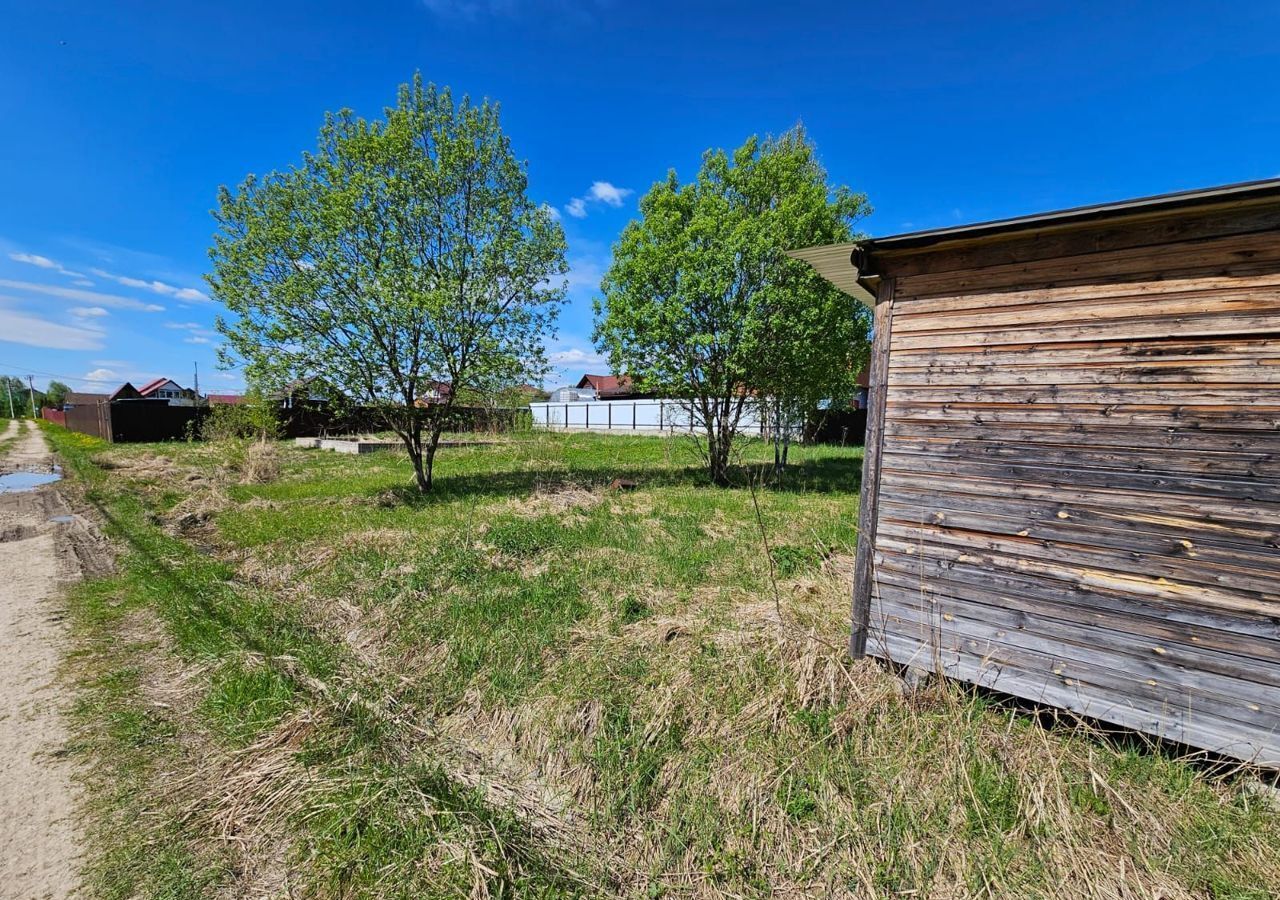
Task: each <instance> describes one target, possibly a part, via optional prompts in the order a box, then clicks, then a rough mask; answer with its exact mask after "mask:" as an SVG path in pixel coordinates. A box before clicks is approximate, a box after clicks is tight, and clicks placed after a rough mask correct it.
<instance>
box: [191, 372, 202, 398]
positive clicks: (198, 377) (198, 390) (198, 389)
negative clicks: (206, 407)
mask: <svg viewBox="0 0 1280 900" xmlns="http://www.w3.org/2000/svg"><path fill="white" fill-rule="evenodd" d="M191 366H192V370H193V372H194V375H195V380H196V387H195V391H196V406H199V405H200V363H198V362H193V363H192V364H191Z"/></svg>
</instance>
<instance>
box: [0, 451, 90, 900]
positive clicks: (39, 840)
mask: <svg viewBox="0 0 1280 900" xmlns="http://www.w3.org/2000/svg"><path fill="white" fill-rule="evenodd" d="M5 467H6V468H7V469H8V470H10V471H52V469H53V467H54V461H53V457H52V454H51V453H50V452H49V449H48V447H47V446H46V444H45V440H44V436H43V434H42V433H41V432H40V431H39V430H37V429H35V428H29V429H28V430H27V432H26V434H25V435H24V436H23V437H22V438H21V439H20V440H19V442H18V444H17V446H16V447H14V449H13V450H12V451H11V452H10V453H9V455H8V457H7V458H6V460H5ZM110 567H111V554H110V550H109V548H108V546H107V544H106V542H105V541H104V540H103V539H102V537H101V535H99V533H98V531H97V529H96V528H95V527H94V526H93V524H92V523H91V522H89V521H87V520H86V519H84V518H82V517H80V516H79V515H77V514H76V513H75V512H74V511H73V510H72V509H71V507H70V505H69V504H68V503H67V501H66V499H65V498H64V497H63V496H62V494H60V493H59V492H58V489H57V488H56V487H55V486H54V485H52V484H49V485H46V486H44V487H41V488H38V489H36V490H31V491H24V492H9V493H3V494H0V572H3V573H4V577H3V578H2V579H0V810H2V811H3V816H0V885H3V888H2V890H3V892H4V893H5V895H6V896H11V897H42V898H43V897H69V896H71V895H72V893H73V892H74V891H75V889H76V885H77V881H78V869H79V835H78V833H77V829H76V817H75V812H76V806H77V797H78V794H77V790H76V788H75V772H74V769H73V764H72V763H71V762H70V760H69V759H67V755H66V750H65V745H66V743H67V740H68V731H67V727H66V724H65V722H64V720H63V715H62V709H63V706H64V704H65V702H66V696H65V694H64V691H63V690H62V686H61V684H60V683H59V680H58V672H59V669H60V666H61V662H62V657H63V652H64V642H65V641H66V637H67V636H66V628H65V625H64V623H63V618H64V611H63V607H62V604H61V601H60V595H61V590H60V589H61V586H62V584H63V583H65V582H66V581H69V580H72V579H75V578H79V577H81V575H82V574H85V573H88V574H98V573H102V572H105V571H108V570H109V569H110Z"/></svg>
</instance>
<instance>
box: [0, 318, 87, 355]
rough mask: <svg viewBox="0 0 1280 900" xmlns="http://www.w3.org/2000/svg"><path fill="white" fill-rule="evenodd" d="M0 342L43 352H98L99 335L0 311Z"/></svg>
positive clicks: (74, 327)
mask: <svg viewBox="0 0 1280 900" xmlns="http://www.w3.org/2000/svg"><path fill="white" fill-rule="evenodd" d="M0 341H7V342H9V343H11V344H24V345H26V346H28V347H42V348H44V349H47V350H101V349H102V332H100V331H96V330H94V329H91V328H79V327H76V326H73V325H62V324H60V323H58V322H50V321H49V320H48V319H42V318H40V317H39V316H33V315H28V314H27V313H22V312H17V311H16V310H12V309H0Z"/></svg>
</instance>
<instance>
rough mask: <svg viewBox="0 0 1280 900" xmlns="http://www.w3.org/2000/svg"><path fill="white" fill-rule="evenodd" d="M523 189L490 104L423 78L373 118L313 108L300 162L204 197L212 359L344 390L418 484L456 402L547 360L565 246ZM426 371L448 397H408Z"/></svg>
mask: <svg viewBox="0 0 1280 900" xmlns="http://www.w3.org/2000/svg"><path fill="white" fill-rule="evenodd" d="M527 183H528V179H527V175H526V171H525V166H524V164H523V163H521V162H520V161H518V160H517V159H516V157H515V155H514V154H513V153H512V151H511V146H510V142H509V141H508V139H507V137H506V135H504V134H503V132H502V129H501V127H500V125H499V120H498V107H497V106H496V105H494V104H490V103H489V102H488V101H485V102H484V103H482V104H480V105H475V104H473V103H472V102H471V101H470V100H469V99H467V98H465V97H464V98H463V99H462V100H461V102H459V103H455V102H454V99H453V96H452V94H451V93H450V91H449V89H448V88H443V89H437V88H436V87H435V86H434V85H424V84H423V83H422V79H421V78H420V77H415V79H414V81H413V83H412V84H410V85H402V86H401V88H400V92H399V97H398V101H397V104H396V106H395V107H394V108H388V109H387V110H386V111H385V118H384V119H383V120H377V121H372V122H369V121H365V120H364V119H360V118H356V117H355V116H354V115H353V114H352V113H351V112H350V111H347V110H344V111H342V112H340V113H337V114H336V115H332V114H331V115H329V116H327V117H326V119H325V123H324V127H323V128H322V129H321V131H320V137H319V146H318V149H317V150H316V152H315V153H309V154H306V155H305V156H304V157H303V159H302V163H301V164H300V165H299V166H297V167H295V168H292V169H290V170H288V171H286V172H278V173H273V174H271V175H269V176H267V177H265V178H262V179H258V178H255V177H254V176H249V177H248V178H247V179H246V181H245V182H244V184H242V185H241V186H240V187H239V188H238V189H237V190H236V191H234V192H233V191H230V190H228V189H227V188H225V187H224V188H223V189H222V190H221V191H220V192H219V197H218V209H217V210H215V211H214V218H215V219H216V220H217V223H218V233H217V235H216V236H215V238H214V246H213V249H212V250H211V251H210V256H211V257H212V260H213V274H212V275H211V276H210V277H209V279H208V280H209V284H210V286H211V287H212V289H213V292H214V294H215V295H216V296H217V298H218V299H219V300H221V301H222V302H223V303H224V304H226V306H227V308H228V309H229V310H230V311H231V312H232V313H233V314H234V315H235V317H236V318H235V319H234V320H230V321H228V320H219V322H218V328H219V329H220V330H221V331H222V333H223V334H224V335H225V336H226V338H227V345H226V347H225V348H224V350H223V351H222V352H223V357H222V358H223V362H224V363H227V364H237V363H238V364H241V365H243V366H244V367H245V370H246V373H247V375H248V376H249V377H250V378H251V379H252V380H253V381H255V382H256V383H259V384H263V385H271V386H280V385H283V384H285V383H288V382H289V381H292V380H296V379H299V378H305V377H319V378H322V379H323V380H324V381H325V382H327V383H329V384H336V385H342V386H343V388H344V390H346V391H348V392H349V393H350V394H351V397H350V399H351V400H352V401H354V402H357V403H361V404H364V405H369V406H375V407H377V408H378V409H380V410H381V411H382V414H383V416H384V418H385V421H386V424H387V427H388V428H390V429H391V430H393V431H394V432H395V433H396V434H397V435H398V436H399V437H400V439H401V440H402V441H403V442H404V445H405V449H406V450H407V451H408V453H409V458H410V459H411V460H412V462H413V466H414V472H415V476H416V480H417V485H418V487H419V488H420V489H421V490H423V491H426V490H429V489H430V487H431V476H432V463H433V461H434V459H435V453H436V448H437V446H438V444H439V440H440V434H441V432H442V431H443V430H444V429H445V428H446V427H447V426H448V423H449V422H450V420H451V417H450V409H451V407H452V406H453V404H454V402H455V400H454V398H456V397H458V396H460V395H462V394H463V393H465V392H466V391H467V390H476V391H492V390H494V389H496V387H497V386H501V385H506V384H512V383H516V382H519V381H522V380H525V379H526V378H535V377H538V376H540V375H541V374H542V373H543V372H544V371H545V368H546V362H545V352H544V346H545V339H546V337H547V336H548V335H549V334H551V333H552V331H553V329H554V323H555V318H556V314H557V312H558V308H559V305H560V304H561V303H562V302H563V299H564V291H565V285H564V279H563V278H562V277H561V276H563V275H564V273H565V272H566V271H567V267H566V265H565V261H564V254H565V239H564V232H563V230H562V229H561V227H560V225H559V224H558V223H557V222H556V221H554V219H553V218H552V216H551V214H550V212H549V211H548V210H546V209H545V208H543V207H542V206H540V205H538V204H535V203H533V202H531V201H530V200H529V199H528V197H527V193H526V191H527ZM557 281H558V283H557ZM437 381H441V382H447V383H448V384H450V385H452V386H453V388H454V389H453V390H452V391H451V392H450V394H449V396H448V397H447V398H446V399H445V400H444V401H443V402H440V403H435V404H431V405H430V406H429V407H426V408H423V407H421V406H420V405H419V402H420V401H421V400H422V399H423V398H424V396H425V395H426V394H427V392H428V390H429V387H430V385H431V384H432V383H433V382H437Z"/></svg>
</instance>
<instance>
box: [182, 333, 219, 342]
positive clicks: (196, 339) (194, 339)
mask: <svg viewBox="0 0 1280 900" xmlns="http://www.w3.org/2000/svg"><path fill="white" fill-rule="evenodd" d="M182 342H183V343H184V344H212V343H213V341H211V340H209V339H208V338H207V337H200V336H199V335H195V336H193V337H189V338H183V339H182Z"/></svg>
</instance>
